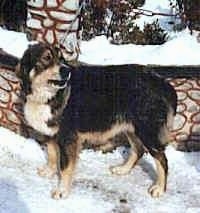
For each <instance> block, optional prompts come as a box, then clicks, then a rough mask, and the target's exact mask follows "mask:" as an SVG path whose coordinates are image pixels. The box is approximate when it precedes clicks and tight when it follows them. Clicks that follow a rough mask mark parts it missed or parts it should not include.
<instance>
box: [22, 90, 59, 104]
mask: <svg viewBox="0 0 200 213" xmlns="http://www.w3.org/2000/svg"><path fill="white" fill-rule="evenodd" d="M55 96H56V92H54V93H52V92H50V91H45V92H44V91H39V90H38V91H34V92H32V93H30V94H29V95H27V96H26V102H35V103H37V104H47V103H48V102H49V100H51V99H52V98H54V97H55Z"/></svg>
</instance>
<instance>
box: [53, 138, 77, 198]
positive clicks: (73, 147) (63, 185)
mask: <svg viewBox="0 0 200 213" xmlns="http://www.w3.org/2000/svg"><path fill="white" fill-rule="evenodd" d="M79 151H80V145H79V142H78V141H77V140H76V141H72V142H69V143H67V142H66V144H65V145H64V146H60V163H61V173H60V180H59V183H58V186H57V188H56V189H55V190H53V191H52V197H53V198H54V199H61V198H66V197H67V196H68V195H69V192H70V188H71V184H72V178H73V174H74V171H75V167H76V163H77V159H78V154H79Z"/></svg>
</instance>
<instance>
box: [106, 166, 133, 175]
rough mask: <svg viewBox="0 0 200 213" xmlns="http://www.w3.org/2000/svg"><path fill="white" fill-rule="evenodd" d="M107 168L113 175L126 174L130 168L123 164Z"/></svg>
mask: <svg viewBox="0 0 200 213" xmlns="http://www.w3.org/2000/svg"><path fill="white" fill-rule="evenodd" d="M109 169H110V172H111V173H112V174H114V175H127V174H128V173H130V169H129V168H127V167H126V166H124V165H120V166H111V167H110V168H109Z"/></svg>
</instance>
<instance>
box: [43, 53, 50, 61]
mask: <svg viewBox="0 0 200 213" xmlns="http://www.w3.org/2000/svg"><path fill="white" fill-rule="evenodd" d="M44 58H45V60H47V61H50V60H51V54H49V53H48V54H47V55H46V56H45V57H44Z"/></svg>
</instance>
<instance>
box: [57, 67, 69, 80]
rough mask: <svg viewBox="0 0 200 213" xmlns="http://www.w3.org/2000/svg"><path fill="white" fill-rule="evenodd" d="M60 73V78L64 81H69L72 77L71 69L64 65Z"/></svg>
mask: <svg viewBox="0 0 200 213" xmlns="http://www.w3.org/2000/svg"><path fill="white" fill-rule="evenodd" d="M59 72H60V76H61V78H62V79H63V80H69V79H70V77H71V70H70V67H68V66H65V65H62V66H61V67H60V70H59Z"/></svg>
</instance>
